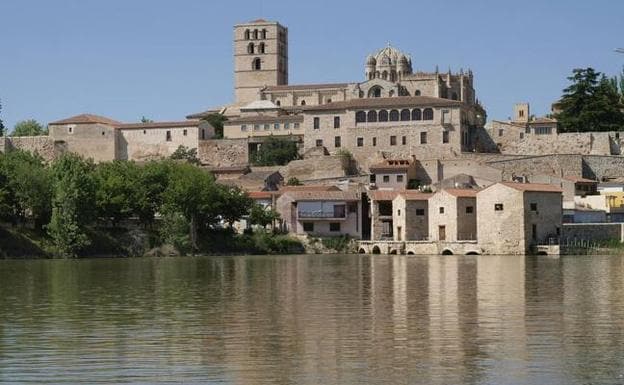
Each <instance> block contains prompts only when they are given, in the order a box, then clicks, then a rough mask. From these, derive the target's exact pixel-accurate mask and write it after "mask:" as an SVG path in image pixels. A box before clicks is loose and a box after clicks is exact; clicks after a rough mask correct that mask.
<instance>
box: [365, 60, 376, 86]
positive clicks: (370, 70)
mask: <svg viewBox="0 0 624 385" xmlns="http://www.w3.org/2000/svg"><path fill="white" fill-rule="evenodd" d="M376 65H377V60H375V57H374V56H373V55H368V57H367V58H366V71H365V76H366V80H372V79H374V78H375V66H376Z"/></svg>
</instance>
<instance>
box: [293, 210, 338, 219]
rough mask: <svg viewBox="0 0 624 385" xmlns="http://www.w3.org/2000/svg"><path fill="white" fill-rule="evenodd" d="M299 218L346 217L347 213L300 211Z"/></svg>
mask: <svg viewBox="0 0 624 385" xmlns="http://www.w3.org/2000/svg"><path fill="white" fill-rule="evenodd" d="M297 216H298V218H299V219H346V218H347V215H346V213H344V212H343V213H328V212H321V211H299V212H298V213H297Z"/></svg>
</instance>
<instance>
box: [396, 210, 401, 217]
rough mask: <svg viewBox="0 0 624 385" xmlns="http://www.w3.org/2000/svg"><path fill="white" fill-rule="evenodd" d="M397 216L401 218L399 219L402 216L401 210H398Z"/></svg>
mask: <svg viewBox="0 0 624 385" xmlns="http://www.w3.org/2000/svg"><path fill="white" fill-rule="evenodd" d="M397 216H399V217H400V216H401V209H398V210H397Z"/></svg>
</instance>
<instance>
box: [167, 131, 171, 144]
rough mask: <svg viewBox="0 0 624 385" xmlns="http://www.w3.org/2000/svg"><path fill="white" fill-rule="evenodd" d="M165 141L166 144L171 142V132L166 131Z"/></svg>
mask: <svg viewBox="0 0 624 385" xmlns="http://www.w3.org/2000/svg"><path fill="white" fill-rule="evenodd" d="M166 140H167V142H171V131H167V136H166Z"/></svg>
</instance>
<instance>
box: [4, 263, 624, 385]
mask: <svg viewBox="0 0 624 385" xmlns="http://www.w3.org/2000/svg"><path fill="white" fill-rule="evenodd" d="M0 293H1V294H0V383H50V384H71V383H89V384H93V383H120V384H121V383H124V384H153V383H164V382H167V383H185V384H382V383H383V384H590V383H592V384H622V383H624V257H619V256H605V257H601V256H592V257H587V256H567V257H562V258H561V259H553V258H548V257H526V258H525V257H513V256H444V257H442V256H432V257H414V256H379V255H375V256H367V255H347V256H345V255H342V256H341V255H297V256H245V257H197V258H161V259H157V258H153V259H152V258H142V259H85V260H11V261H0Z"/></svg>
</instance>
